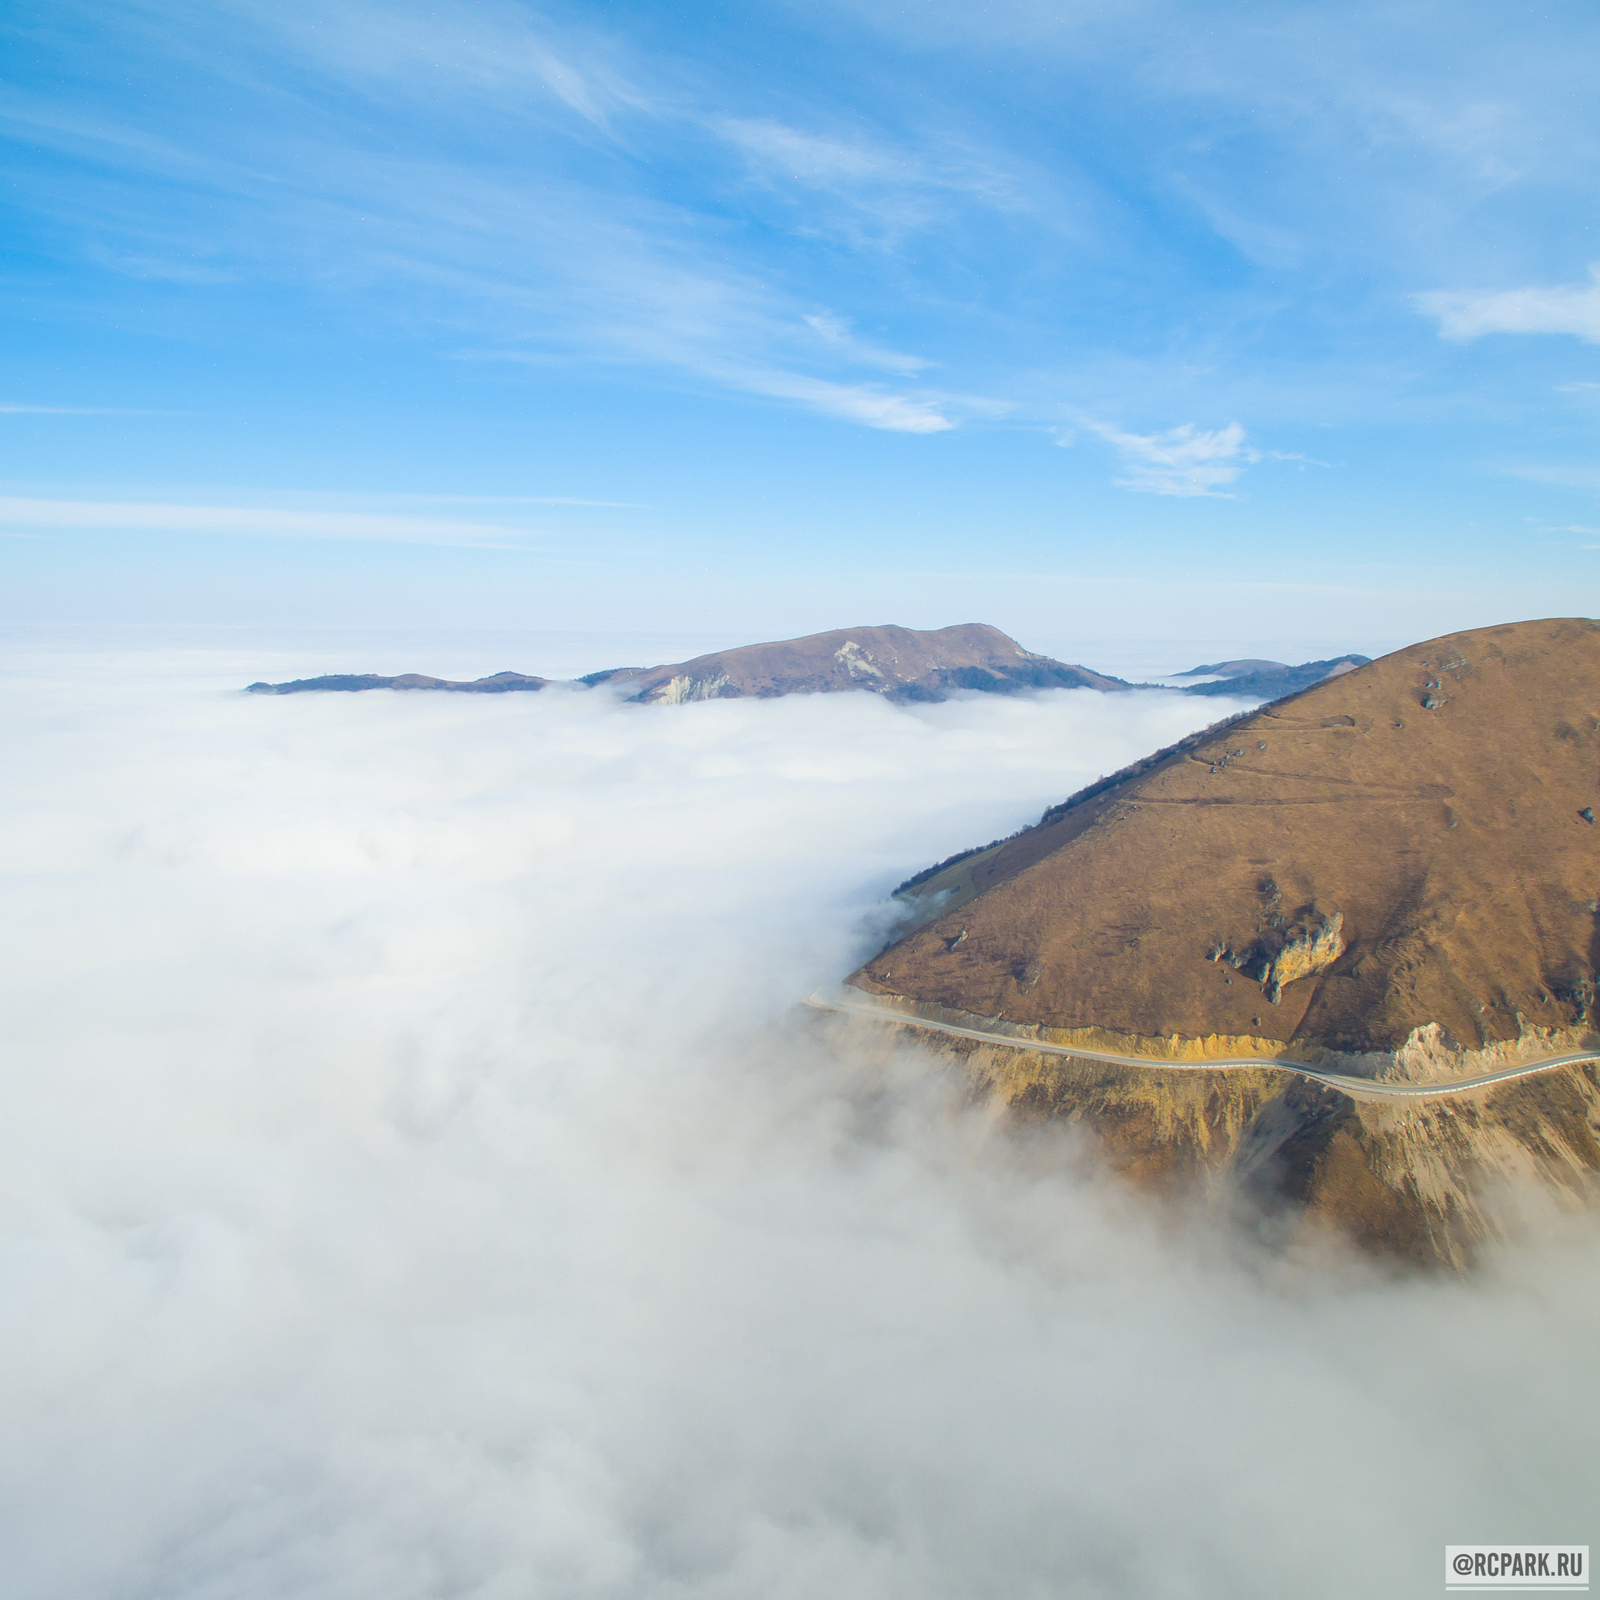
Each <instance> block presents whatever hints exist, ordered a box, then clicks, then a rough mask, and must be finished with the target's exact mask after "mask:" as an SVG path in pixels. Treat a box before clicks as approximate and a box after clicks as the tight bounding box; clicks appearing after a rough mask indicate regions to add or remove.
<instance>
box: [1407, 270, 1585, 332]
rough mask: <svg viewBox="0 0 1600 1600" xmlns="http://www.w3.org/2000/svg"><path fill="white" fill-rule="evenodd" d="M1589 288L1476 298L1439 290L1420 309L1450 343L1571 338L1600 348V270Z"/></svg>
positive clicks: (1421, 299)
mask: <svg viewBox="0 0 1600 1600" xmlns="http://www.w3.org/2000/svg"><path fill="white" fill-rule="evenodd" d="M1589 275H1590V282H1588V283H1587V284H1551V285H1536V286H1533V287H1530V288H1524V289H1498V290H1492V291H1488V292H1482V293H1480V292H1475V291H1472V290H1462V289H1438V290H1434V291H1431V292H1430V293H1427V294H1419V295H1417V296H1416V303H1417V306H1418V309H1420V310H1421V311H1422V312H1424V313H1425V314H1426V315H1428V316H1431V317H1437V318H1438V321H1439V334H1440V336H1441V337H1442V338H1445V339H1459V340H1469V339H1481V338H1483V336H1484V335H1485V334H1490V333H1570V334H1572V335H1573V336H1574V337H1576V338H1579V339H1582V340H1584V341H1585V342H1586V343H1588V344H1597V343H1600V264H1597V265H1594V266H1591V267H1590V268H1589Z"/></svg>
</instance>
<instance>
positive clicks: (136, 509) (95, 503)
mask: <svg viewBox="0 0 1600 1600" xmlns="http://www.w3.org/2000/svg"><path fill="white" fill-rule="evenodd" d="M541 503H548V504H556V505H600V504H606V503H607V502H603V501H580V500H571V501H568V500H553V501H549V502H541ZM0 528H7V529H11V530H13V531H17V532H59V531H64V530H73V531H89V530H95V531H101V532H123V533H215V534H226V535H238V536H252V537H258V538H263V537H264V538H281V539H356V540H363V541H377V542H382V543H388V544H436V545H469V546H483V547H489V548H505V547H515V548H518V549H522V548H529V547H532V546H535V545H536V544H537V543H538V542H539V540H540V535H538V534H537V533H534V532H532V531H530V530H526V529H519V528H515V527H507V526H504V525H502V524H497V523H492V522H458V521H453V520H446V519H444V518H440V517H410V516H398V515H394V514H392V513H388V512H364V511H306V510H291V509H283V508H279V507H271V506H203V505H183V504H162V503H158V502H147V501H130V500H120V501H116V500H45V499H33V498H28V497H25V496H20V495H3V496H0Z"/></svg>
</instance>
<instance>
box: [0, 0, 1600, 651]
mask: <svg viewBox="0 0 1600 1600" xmlns="http://www.w3.org/2000/svg"><path fill="white" fill-rule="evenodd" d="M3 29H4V31H3V33H0V41H3V51H4V56H3V60H4V78H5V82H6V86H7V87H6V94H5V96H4V104H3V106H0V118H3V123H4V133H5V138H6V140H7V183H6V186H5V188H4V190H3V191H0V205H3V206H4V208H5V224H4V225H5V230H6V238H7V241H8V246H7V251H6V256H7V271H6V291H5V296H4V316H5V328H4V345H5V349H6V351H7V357H6V361H5V370H4V374H3V378H0V440H3V441H4V446H5V448H4V460H5V466H4V469H3V473H0V549H3V551H4V556H3V558H0V559H3V560H4V562H5V567H6V573H7V578H6V583H5V585H4V589H5V592H6V595H7V598H8V604H7V605H6V607H5V608H4V612H3V615H0V621H4V622H5V623H8V624H18V623H29V622H43V623H45V624H50V623H53V622H57V621H60V622H74V623H90V624H94V623H119V624H120V623H128V622H148V623H155V624H163V625H166V624H170V625H174V626H176V625H181V624H193V623H199V622H204V623H219V624H223V625H240V626H245V627H250V628H258V629H273V628H279V629H282V628H295V627H317V628H332V629H341V628H348V629H351V630H356V629H378V628H385V627H405V628H410V629H423V630H426V629H429V628H436V629H452V630H461V629H463V628H470V627H474V626H483V627H488V628H494V629H498V630H502V631H503V630H513V631H515V630H519V629H521V630H536V629H559V628H568V629H570V628H579V629H603V628H616V629H630V628H637V629H644V628H661V627H669V628H683V629H689V630H703V631H704V632H705V633H707V634H708V635H712V636H722V635H726V637H727V640H728V642H738V641H739V640H740V639H743V638H753V637H771V636H775V635H781V634H784V633H798V632H805V631H810V630H813V629H821V628H825V627H834V626H842V625H848V624H852V623H856V622H867V621H876V622H881V621H889V620H893V621H898V622H902V623H905V624H908V625H912V626H937V625H940V624H944V623H949V622H955V621H966V620H984V621H990V622H994V623H996V624H998V625H1000V626H1002V627H1006V628H1008V629H1009V630H1010V631H1013V632H1016V633H1018V634H1020V635H1022V636H1024V637H1026V638H1027V639H1028V641H1029V642H1031V643H1034V644H1036V645H1043V644H1051V645H1054V644H1055V643H1057V642H1058V641H1062V640H1066V639H1070V638H1071V637H1072V636H1073V635H1074V633H1075V632H1079V633H1082V634H1084V635H1086V636H1092V637H1097V638H1099V637H1105V638H1110V637H1116V636H1119V635H1125V636H1130V637H1131V636H1149V635H1152V634H1155V633H1161V632H1170V631H1173V630H1177V631H1179V632H1181V633H1183V634H1184V635H1185V636H1186V637H1193V638H1216V639H1227V638H1231V637H1249V638H1252V639H1255V638H1263V637H1273V636H1277V635H1279V634H1282V635H1285V636H1287V635H1293V634H1298V633H1304V634H1306V635H1307V636H1309V637H1312V638H1317V639H1333V638H1340V639H1343V640H1345V641H1346V642H1347V643H1348V644H1349V645H1350V646H1351V647H1353V648H1362V647H1370V646H1371V645H1373V644H1374V643H1382V642H1386V641H1398V640H1399V639H1401V638H1407V637H1420V636H1423V635H1425V634H1428V633H1432V632H1439V631H1443V630H1445V629H1448V628H1453V627H1464V626H1471V625H1476V624H1480V623H1485V622H1489V621H1495V620H1502V619H1505V618H1509V617H1513V616H1524V615H1535V614H1548V613H1552V612H1563V611H1567V612H1570V611H1585V610H1592V609H1593V608H1594V603H1593V598H1592V597H1593V589H1594V579H1595V575H1596V567H1595V563H1596V562H1597V561H1600V504H1597V498H1600V468H1597V467H1596V465H1595V461H1596V455H1595V449H1594V445H1595V436H1596V425H1597V422H1600V359H1597V351H1596V344H1597V342H1600V277H1597V276H1596V272H1597V270H1600V241H1597V240H1596V238H1595V233H1594V228H1593V222H1592V218H1593V216H1594V214H1595V193H1594V190H1595V186H1596V185H1595V178H1594V172H1595V161H1594V150H1595V144H1596V139H1597V133H1600V112H1597V106H1596V100H1595V96H1594V95H1593V92H1592V87H1591V85H1590V82H1589V79H1590V77H1591V75H1592V64H1593V61H1594V60H1595V59H1596V55H1597V53H1600V52H1597V46H1600V38H1597V32H1600V24H1597V22H1596V19H1595V17H1594V15H1593V12H1592V10H1591V9H1590V8H1580V7H1579V6H1576V5H1571V4H1567V5H1556V6H1553V7H1547V8H1542V9H1540V10H1537V11H1534V10H1528V9H1524V8H1516V9H1510V8H1492V9H1490V8H1482V9H1478V10H1467V11H1463V10H1461V9H1460V8H1448V7H1444V6H1442V5H1411V6H1400V7H1389V8H1385V10H1384V11H1382V12H1381V13H1376V14H1371V15H1369V14H1360V15H1357V14H1347V13H1344V12H1342V11H1338V10H1335V9H1333V8H1315V7H1278V8H1268V9H1265V10H1263V9H1261V8H1252V7H1245V6H1220V7H1219V6H1215V5H1212V6H1207V7H1204V8H1199V7H1192V6H1190V7H1185V6H1174V5H1164V4H1130V5H1122V6H1119V7H1116V8H1114V9H1113V10H1112V11H1111V12H1109V13H1105V12H1103V11H1101V10H1099V9H1091V8H1088V7H1073V6H1067V7H1059V8H1054V7H1045V6H1042V5H1031V4H1024V3H1017V4H1009V5H1007V4H1001V5H991V6H985V7H983V8H972V7H959V6H941V5H926V6H890V5H888V4H877V3H875V0H859V3H854V4H851V3H844V0H839V3H835V4H829V5H811V6H807V7H803V8H802V7H799V6H785V5H764V6H761V5H756V6H749V7H744V8H738V9H722V8H714V7H691V8H687V9H685V8H679V7H665V6H658V5H612V6H607V7H605V8H599V7H588V8H585V7H573V6H555V7H547V8H543V9H538V10H536V9H534V8H532V7H528V6H518V5H479V6H471V7H467V6H459V5H442V6H435V7H431V8H424V7H415V6H405V5H387V6H383V7H377V6H370V5H362V4H331V5H326V6H323V7H319V8H317V9H316V11H315V12H314V13H307V12H305V11H303V10H298V9H291V10H289V11H284V10H283V8H277V7H267V6H262V5H255V4H248V3H245V4H220V5H211V6H193V5H185V4H163V3H155V4H146V5H139V4H113V5H97V6H94V7H92V8H91V7H88V6H83V5H74V4H71V3H67V4H55V5H51V6H48V7H46V6H42V5H38V4H33V3H26V0H25V3H24V4H23V5H21V6H20V7H17V8H13V9H12V11H11V12H10V13H9V18H8V21H7V22H6V23H5V24H4V25H3ZM503 664H505V665H518V664H521V663H515V662H506V663H503Z"/></svg>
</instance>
